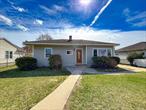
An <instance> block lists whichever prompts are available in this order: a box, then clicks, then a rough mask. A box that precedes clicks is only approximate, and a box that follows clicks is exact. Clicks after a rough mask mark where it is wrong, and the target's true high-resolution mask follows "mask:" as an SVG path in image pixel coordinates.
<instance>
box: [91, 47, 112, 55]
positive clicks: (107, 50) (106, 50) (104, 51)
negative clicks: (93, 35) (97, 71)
mask: <svg viewBox="0 0 146 110" xmlns="http://www.w3.org/2000/svg"><path fill="white" fill-rule="evenodd" d="M93 56H94V57H96V56H109V57H110V56H112V50H111V48H94V49H93Z"/></svg>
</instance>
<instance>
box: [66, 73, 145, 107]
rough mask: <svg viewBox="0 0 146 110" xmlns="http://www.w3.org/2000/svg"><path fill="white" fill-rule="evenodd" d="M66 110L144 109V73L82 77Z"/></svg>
mask: <svg viewBox="0 0 146 110" xmlns="http://www.w3.org/2000/svg"><path fill="white" fill-rule="evenodd" d="M66 110H146V73H135V74H127V75H83V76H82V80H81V81H80V84H79V85H78V86H77V87H75V89H74V91H73V93H72V95H71V97H70V98H69V101H68V103H67V105H66Z"/></svg>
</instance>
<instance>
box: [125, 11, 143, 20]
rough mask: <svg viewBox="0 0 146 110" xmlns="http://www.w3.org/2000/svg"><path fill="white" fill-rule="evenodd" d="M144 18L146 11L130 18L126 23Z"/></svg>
mask: <svg viewBox="0 0 146 110" xmlns="http://www.w3.org/2000/svg"><path fill="white" fill-rule="evenodd" d="M143 18H146V11H143V12H141V13H138V14H136V15H134V16H129V17H128V18H127V20H126V21H127V22H130V21H135V20H139V19H143Z"/></svg>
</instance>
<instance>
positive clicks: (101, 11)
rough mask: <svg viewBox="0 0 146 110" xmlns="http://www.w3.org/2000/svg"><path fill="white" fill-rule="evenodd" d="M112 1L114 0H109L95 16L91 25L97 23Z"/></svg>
mask: <svg viewBox="0 0 146 110" xmlns="http://www.w3.org/2000/svg"><path fill="white" fill-rule="evenodd" d="M111 2H112V0H109V1H108V2H107V3H106V4H105V5H104V6H103V7H102V8H101V10H100V11H99V12H98V13H97V15H96V16H95V17H94V20H93V21H92V22H91V24H90V26H92V25H93V24H95V22H96V21H97V20H98V18H99V17H100V15H101V14H102V13H103V11H104V10H105V9H106V8H107V7H108V5H109V4H110V3H111Z"/></svg>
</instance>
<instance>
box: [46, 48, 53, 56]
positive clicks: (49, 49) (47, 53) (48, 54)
mask: <svg viewBox="0 0 146 110" xmlns="http://www.w3.org/2000/svg"><path fill="white" fill-rule="evenodd" d="M51 54H52V48H45V58H49V56H50V55H51Z"/></svg>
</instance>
